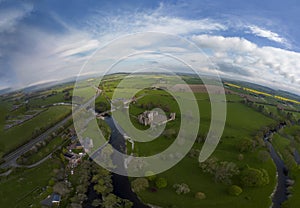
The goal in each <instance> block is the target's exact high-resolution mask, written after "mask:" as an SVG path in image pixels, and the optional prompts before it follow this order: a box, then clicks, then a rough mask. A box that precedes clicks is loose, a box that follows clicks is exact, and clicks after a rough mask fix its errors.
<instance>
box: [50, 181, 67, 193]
mask: <svg viewBox="0 0 300 208" xmlns="http://www.w3.org/2000/svg"><path fill="white" fill-rule="evenodd" d="M53 192H55V193H58V194H60V195H62V196H65V195H66V194H68V193H69V192H70V190H69V188H68V186H67V184H66V183H64V182H58V183H56V184H55V185H54V186H53Z"/></svg>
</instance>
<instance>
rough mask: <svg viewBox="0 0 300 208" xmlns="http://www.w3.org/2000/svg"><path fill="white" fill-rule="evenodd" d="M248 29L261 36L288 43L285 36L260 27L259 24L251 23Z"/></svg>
mask: <svg viewBox="0 0 300 208" xmlns="http://www.w3.org/2000/svg"><path fill="white" fill-rule="evenodd" d="M247 28H248V29H250V31H251V33H252V34H254V35H256V36H259V37H263V38H267V39H269V40H272V41H275V42H278V43H281V44H285V45H287V44H288V43H287V40H286V39H285V38H283V37H281V36H280V35H279V34H277V33H275V32H272V31H270V30H266V29H264V28H260V27H258V26H255V25H250V26H248V27H247Z"/></svg>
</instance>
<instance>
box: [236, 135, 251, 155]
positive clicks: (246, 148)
mask: <svg viewBox="0 0 300 208" xmlns="http://www.w3.org/2000/svg"><path fill="white" fill-rule="evenodd" d="M236 147H237V149H238V150H239V151H240V152H241V153H243V152H251V151H253V150H254V148H255V142H254V141H253V140H251V139H248V138H245V139H242V140H241V141H240V142H239V143H237V145H236Z"/></svg>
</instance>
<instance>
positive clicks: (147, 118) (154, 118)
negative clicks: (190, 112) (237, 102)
mask: <svg viewBox="0 0 300 208" xmlns="http://www.w3.org/2000/svg"><path fill="white" fill-rule="evenodd" d="M175 117H176V113H170V117H169V118H166V117H165V116H164V115H162V114H159V113H158V111H145V112H143V113H142V114H140V115H138V120H139V122H140V124H144V125H145V126H148V125H149V126H153V125H154V126H155V125H161V124H164V123H167V122H168V121H173V120H175Z"/></svg>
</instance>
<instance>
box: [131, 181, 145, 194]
mask: <svg viewBox="0 0 300 208" xmlns="http://www.w3.org/2000/svg"><path fill="white" fill-rule="evenodd" d="M148 187H149V182H148V180H147V179H146V178H137V179H135V180H134V181H132V182H131V188H132V189H133V191H134V192H140V191H144V190H145V189H146V188H148Z"/></svg>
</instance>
